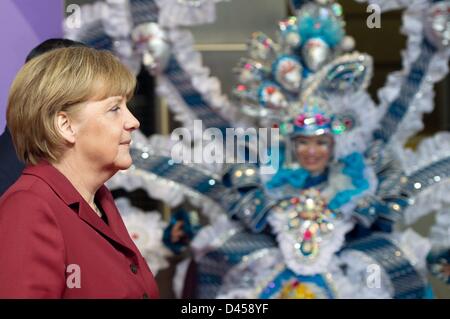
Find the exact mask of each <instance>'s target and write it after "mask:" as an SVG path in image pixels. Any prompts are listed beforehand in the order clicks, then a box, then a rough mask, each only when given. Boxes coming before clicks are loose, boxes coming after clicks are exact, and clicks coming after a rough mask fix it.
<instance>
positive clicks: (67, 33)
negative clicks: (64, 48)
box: [63, 1, 108, 41]
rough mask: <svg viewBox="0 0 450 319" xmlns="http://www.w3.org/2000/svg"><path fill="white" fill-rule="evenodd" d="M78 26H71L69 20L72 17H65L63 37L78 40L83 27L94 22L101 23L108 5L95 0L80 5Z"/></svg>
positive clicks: (83, 29)
mask: <svg viewBox="0 0 450 319" xmlns="http://www.w3.org/2000/svg"><path fill="white" fill-rule="evenodd" d="M80 8H81V12H80V16H81V19H80V23H81V25H80V27H79V28H75V27H71V26H70V25H71V23H70V22H71V21H73V20H72V19H73V17H68V18H66V19H65V21H64V24H63V31H64V37H65V38H67V39H71V40H75V41H79V40H80V39H81V36H82V35H83V33H84V32H85V29H86V28H87V27H88V26H90V25H92V24H93V23H96V22H102V23H103V17H105V16H106V14H107V11H108V6H107V4H106V3H105V2H101V1H97V2H94V3H93V4H85V5H83V6H81V7H80Z"/></svg>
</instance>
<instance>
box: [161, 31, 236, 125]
mask: <svg viewBox="0 0 450 319" xmlns="http://www.w3.org/2000/svg"><path fill="white" fill-rule="evenodd" d="M168 38H169V39H170V42H171V44H172V52H173V54H174V55H175V57H176V59H177V61H178V63H179V64H180V67H181V68H183V70H184V71H185V72H186V73H187V74H188V75H189V76H190V77H191V83H192V85H193V87H194V88H195V89H196V90H197V91H198V92H199V93H200V94H201V95H202V97H203V98H204V99H205V101H206V102H207V103H208V105H209V106H210V107H211V108H212V109H214V110H215V111H216V112H218V114H220V115H221V116H222V117H223V118H224V119H226V120H229V121H230V122H233V123H239V122H240V121H241V119H240V117H239V114H238V109H237V108H236V107H235V106H233V105H232V104H231V103H230V102H229V100H228V99H227V98H226V96H224V95H222V92H221V89H220V81H219V80H218V79H217V78H215V77H210V76H209V74H210V71H209V69H208V68H206V67H204V66H203V65H202V58H201V54H200V53H199V52H196V51H195V50H194V49H193V45H194V40H193V37H192V34H191V33H190V32H189V31H185V30H177V29H171V30H168ZM164 82H168V81H167V80H165V81H163V83H162V84H163V85H164V86H163V87H162V88H161V89H159V88H158V92H160V93H161V94H163V95H164V97H166V98H168V99H170V94H172V93H173V92H174V90H173V89H176V88H173V87H170V86H168V85H167V83H164ZM158 86H159V85H158ZM177 95H178V96H177V97H176V98H174V99H170V100H172V102H175V103H174V104H172V103H170V101H168V102H169V106H170V107H171V108H173V111H174V112H175V113H176V115H177V116H179V120H180V121H182V123H183V126H185V127H187V128H190V126H191V125H192V120H193V119H194V118H195V114H193V113H192V111H190V110H189V108H188V106H187V105H185V103H184V101H183V100H182V99H181V97H180V96H179V93H178V92H177ZM180 112H185V113H187V112H189V113H191V114H189V115H181V114H180Z"/></svg>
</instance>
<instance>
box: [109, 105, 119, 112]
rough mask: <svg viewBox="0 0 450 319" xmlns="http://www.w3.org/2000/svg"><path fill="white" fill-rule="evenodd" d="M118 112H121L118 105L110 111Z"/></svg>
mask: <svg viewBox="0 0 450 319" xmlns="http://www.w3.org/2000/svg"><path fill="white" fill-rule="evenodd" d="M118 110H120V106H118V105H116V106H114V107H113V108H112V109H111V110H110V111H113V112H117V111H118Z"/></svg>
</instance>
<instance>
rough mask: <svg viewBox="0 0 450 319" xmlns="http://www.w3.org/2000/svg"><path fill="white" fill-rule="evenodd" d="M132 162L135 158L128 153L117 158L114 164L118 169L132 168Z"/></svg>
mask: <svg viewBox="0 0 450 319" xmlns="http://www.w3.org/2000/svg"><path fill="white" fill-rule="evenodd" d="M131 164H133V160H132V159H131V156H129V155H128V156H124V157H123V158H120V159H118V160H116V161H115V163H114V166H115V168H116V169H117V170H119V171H121V170H125V169H128V168H130V166H131Z"/></svg>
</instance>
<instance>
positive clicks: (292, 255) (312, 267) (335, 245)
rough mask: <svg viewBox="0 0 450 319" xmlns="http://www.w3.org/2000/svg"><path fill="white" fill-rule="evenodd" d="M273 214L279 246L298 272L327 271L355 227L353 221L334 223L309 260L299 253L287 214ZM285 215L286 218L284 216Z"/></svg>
mask: <svg viewBox="0 0 450 319" xmlns="http://www.w3.org/2000/svg"><path fill="white" fill-rule="evenodd" d="M280 215H281V214H271V215H270V216H269V217H268V221H269V223H270V225H271V226H272V228H273V230H274V232H275V233H276V238H277V242H278V246H279V248H280V250H281V252H282V254H283V258H284V260H285V262H286V265H287V267H288V268H289V269H291V270H292V271H293V272H295V273H296V274H300V275H314V274H317V273H323V272H326V270H327V268H328V264H329V263H330V261H331V259H332V257H333V255H334V253H336V252H337V251H339V250H340V249H341V248H342V246H343V245H344V242H345V234H346V233H347V232H349V231H350V230H351V229H352V228H353V224H352V223H351V222H345V221H339V222H336V223H334V229H333V231H332V232H331V233H330V234H327V236H324V237H322V241H321V242H320V243H319V252H318V254H317V256H315V257H314V258H312V259H310V260H307V258H304V257H302V256H300V255H299V251H298V249H296V248H295V246H294V245H295V243H297V240H296V238H295V237H293V235H292V234H290V233H289V232H288V231H287V230H286V227H287V218H286V216H280ZM283 217H285V218H283Z"/></svg>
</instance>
